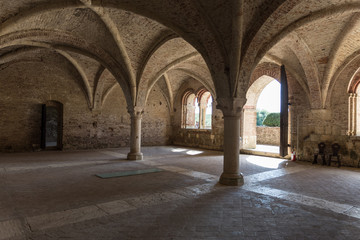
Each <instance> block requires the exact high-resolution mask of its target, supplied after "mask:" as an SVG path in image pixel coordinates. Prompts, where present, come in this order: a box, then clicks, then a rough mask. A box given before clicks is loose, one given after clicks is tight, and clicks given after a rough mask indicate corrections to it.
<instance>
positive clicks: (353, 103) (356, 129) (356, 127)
mask: <svg viewBox="0 0 360 240" xmlns="http://www.w3.org/2000/svg"><path fill="white" fill-rule="evenodd" d="M359 83H360V68H359V69H358V70H357V71H356V72H355V74H354V75H353V77H352V79H351V80H350V82H349V86H348V94H349V105H348V107H349V109H348V114H349V115H348V132H347V134H348V135H349V136H360V98H359V97H358V96H359V94H360V87H359Z"/></svg>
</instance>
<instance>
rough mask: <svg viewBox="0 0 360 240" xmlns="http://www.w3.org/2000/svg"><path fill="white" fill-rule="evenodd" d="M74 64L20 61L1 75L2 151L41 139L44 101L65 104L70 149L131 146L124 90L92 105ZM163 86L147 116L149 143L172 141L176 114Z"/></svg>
mask: <svg viewBox="0 0 360 240" xmlns="http://www.w3.org/2000/svg"><path fill="white" fill-rule="evenodd" d="M69 69H71V68H70V67H69V66H67V65H66V66H61V64H58V65H57V64H52V65H51V67H50V65H49V64H45V63H39V62H36V63H35V62H19V63H15V64H13V65H11V66H9V67H7V68H6V69H4V70H2V72H1V75H0V84H1V88H0V116H1V118H0V151H32V150H33V145H35V146H37V148H38V147H39V145H40V132H41V130H40V127H41V105H42V104H44V103H45V102H46V101H48V100H56V101H59V102H61V103H62V104H63V106H64V114H63V147H64V149H88V148H108V147H120V146H129V142H130V116H129V114H128V113H127V107H126V102H125V98H124V95H123V93H122V90H121V88H120V87H119V86H117V87H115V88H114V89H113V90H112V92H111V93H110V94H109V96H108V97H107V98H106V101H105V102H104V103H103V106H102V107H101V108H100V109H97V110H93V111H91V110H90V109H89V108H88V104H87V102H86V100H85V96H84V93H83V91H82V90H81V88H80V87H79V85H78V80H77V78H76V77H77V75H76V73H74V72H72V71H71V70H69ZM165 102H166V101H165V98H164V97H163V96H162V95H161V94H160V92H159V90H158V87H157V86H155V88H154V91H153V92H152V93H151V94H150V96H149V104H148V106H147V108H146V110H145V113H144V117H143V123H142V126H143V132H142V134H143V139H142V141H143V143H144V145H159V144H165V143H167V142H168V139H169V134H170V116H169V113H168V112H169V109H168V107H167V104H165Z"/></svg>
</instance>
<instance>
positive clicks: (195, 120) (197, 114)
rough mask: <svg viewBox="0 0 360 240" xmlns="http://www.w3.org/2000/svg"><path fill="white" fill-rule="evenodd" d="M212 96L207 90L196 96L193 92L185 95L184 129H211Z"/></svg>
mask: <svg viewBox="0 0 360 240" xmlns="http://www.w3.org/2000/svg"><path fill="white" fill-rule="evenodd" d="M212 101H213V100H212V96H211V94H210V92H209V91H207V90H200V91H198V93H197V94H196V95H195V94H194V93H192V92H191V91H188V92H186V93H185V94H184V97H183V111H182V128H187V129H211V118H212Z"/></svg>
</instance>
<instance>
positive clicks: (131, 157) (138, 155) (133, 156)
mask: <svg viewBox="0 0 360 240" xmlns="http://www.w3.org/2000/svg"><path fill="white" fill-rule="evenodd" d="M127 159H128V160H142V159H143V154H142V153H128V155H127Z"/></svg>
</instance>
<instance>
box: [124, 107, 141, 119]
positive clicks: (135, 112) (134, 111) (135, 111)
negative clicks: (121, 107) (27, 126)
mask: <svg viewBox="0 0 360 240" xmlns="http://www.w3.org/2000/svg"><path fill="white" fill-rule="evenodd" d="M127 109H128V113H129V114H130V116H131V117H135V118H141V117H142V114H143V113H144V108H143V107H138V106H135V107H128V108H127Z"/></svg>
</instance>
